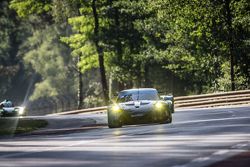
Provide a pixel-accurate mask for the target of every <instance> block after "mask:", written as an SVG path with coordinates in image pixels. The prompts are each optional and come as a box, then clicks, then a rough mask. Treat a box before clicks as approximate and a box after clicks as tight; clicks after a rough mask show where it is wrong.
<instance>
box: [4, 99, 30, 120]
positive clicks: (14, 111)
mask: <svg viewBox="0 0 250 167" xmlns="http://www.w3.org/2000/svg"><path fill="white" fill-rule="evenodd" d="M24 109H25V108H24V107H14V105H13V103H12V102H11V101H10V100H4V101H3V102H1V103H0V116H1V117H6V116H22V115H24Z"/></svg>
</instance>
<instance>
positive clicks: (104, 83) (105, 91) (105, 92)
mask: <svg viewBox="0 0 250 167" xmlns="http://www.w3.org/2000/svg"><path fill="white" fill-rule="evenodd" d="M92 11H93V16H94V21H95V27H94V34H95V37H94V43H95V46H96V50H97V54H98V61H99V69H100V74H101V84H102V90H103V96H104V101H105V103H106V104H108V100H109V97H108V85H107V80H106V71H105V66H104V55H103V49H102V47H101V46H100V45H99V20H98V14H97V10H96V0H92Z"/></svg>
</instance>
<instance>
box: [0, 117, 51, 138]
mask: <svg viewBox="0 0 250 167" xmlns="http://www.w3.org/2000/svg"><path fill="white" fill-rule="evenodd" d="M47 125H48V122H47V121H45V120H31V119H19V118H0V136H1V135H13V134H14V135H15V134H23V133H28V132H32V131H34V130H37V129H39V128H43V127H46V126H47Z"/></svg>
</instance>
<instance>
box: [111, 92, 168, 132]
mask: <svg viewBox="0 0 250 167" xmlns="http://www.w3.org/2000/svg"><path fill="white" fill-rule="evenodd" d="M154 122H155V123H171V122H172V111H171V103H170V102H169V101H164V100H161V99H160V98H159V96H158V92H157V90H156V89H153V88H140V89H128V90H123V91H121V92H120V93H119V94H118V97H117V99H116V101H115V103H113V104H111V105H110V106H109V107H108V126H109V127H110V128H118V127H122V125H131V124H138V123H154Z"/></svg>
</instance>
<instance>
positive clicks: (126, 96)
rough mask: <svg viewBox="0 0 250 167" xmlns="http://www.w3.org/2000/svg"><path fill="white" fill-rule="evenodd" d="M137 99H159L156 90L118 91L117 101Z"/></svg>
mask: <svg viewBox="0 0 250 167" xmlns="http://www.w3.org/2000/svg"><path fill="white" fill-rule="evenodd" d="M137 100H159V96H158V93H157V91H156V90H133V91H122V92H120V93H119V95H118V98H117V102H118V103H124V102H129V101H137Z"/></svg>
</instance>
